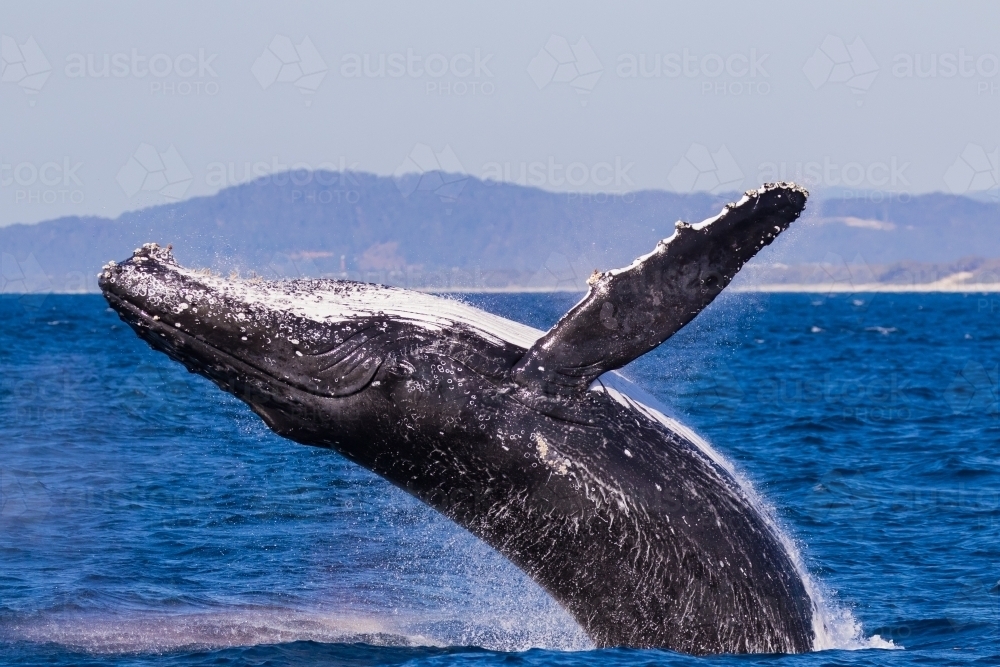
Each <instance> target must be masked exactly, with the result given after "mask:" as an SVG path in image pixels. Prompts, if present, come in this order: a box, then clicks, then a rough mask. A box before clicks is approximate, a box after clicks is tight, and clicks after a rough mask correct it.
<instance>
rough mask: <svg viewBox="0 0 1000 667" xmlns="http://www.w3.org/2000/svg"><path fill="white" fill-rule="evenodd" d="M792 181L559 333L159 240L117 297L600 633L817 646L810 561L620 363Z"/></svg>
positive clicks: (719, 645)
mask: <svg viewBox="0 0 1000 667" xmlns="http://www.w3.org/2000/svg"><path fill="white" fill-rule="evenodd" d="M807 196H808V193H806V191H805V190H803V189H801V188H799V187H798V186H796V185H794V184H790V183H771V184H766V185H764V186H762V187H761V188H759V189H757V190H752V191H749V192H747V193H746V194H745V195H744V196H743V198H742V199H740V201H738V202H736V203H733V204H729V205H727V206H726V207H725V209H724V210H723V211H722V213H720V214H719V215H718V216H716V217H714V218H711V219H709V220H706V221H704V222H702V223H698V224H693V225H692V224H687V223H677V226H676V230H675V232H674V234H673V236H671V237H670V238H668V239H665V240H662V241H660V242H659V243H658V244H657V245H656V247H655V249H654V250H653V251H652V252H650V253H649V254H647V255H644V256H643V257H640V258H638V259H637V260H636V261H635V262H633V263H632V264H631V265H629V266H627V267H625V268H622V269H617V270H612V271H606V272H603V273H595V275H594V276H592V277H591V280H590V281H589V290H588V293H587V295H586V296H585V297H584V298H583V299H582V300H581V301H580V302H579V303H578V304H576V305H575V306H574V307H573V308H572V309H571V310H570V311H569V312H568V313H567V314H566V315H564V316H563V317H562V319H561V320H560V321H559V322H558V323H557V324H556V325H555V326H554V327H553V328H552V329H551V330H549V331H548V332H547V333H546V332H541V331H538V330H536V329H532V328H530V327H527V326H525V325H523V324H519V323H517V322H513V321H510V320H506V319H504V318H501V317H497V316H495V315H491V314H488V313H485V312H483V311H481V310H478V309H476V308H473V307H471V306H468V305H466V304H464V303H462V302H460V301H456V300H451V299H443V298H439V297H434V296H430V295H428V294H423V293H418V292H411V291H408V290H403V289H398V288H394V287H386V286H381V285H371V284H366V283H357V282H352V281H343V280H292V281H274V282H270V281H264V280H258V279H249V280H241V279H238V278H231V279H225V278H222V277H220V276H216V275H213V274H211V273H210V272H206V271H196V270H191V269H188V268H185V267H183V266H180V265H179V264H178V263H177V261H176V260H175V259H174V257H173V255H172V253H171V251H170V250H169V249H168V248H162V247H160V246H158V245H156V244H147V245H145V246H143V247H142V248H139V249H137V250H136V251H135V253H133V255H132V257H130V258H129V259H128V260H125V261H123V262H121V263H115V262H111V263H109V264H107V265H106V266H105V267H104V268H103V270H102V271H101V274H100V276H99V285H100V287H101V290H102V292H103V293H104V296H105V298H106V299H107V301H108V303H109V304H110V305H111V307H112V308H114V309H115V310H116V311H117V312H118V314H119V316H120V317H121V318H122V320H124V321H125V322H126V323H128V324H129V326H131V327H132V329H133V330H134V331H135V332H136V333H137V334H138V335H139V336H140V337H141V338H142V339H143V340H145V341H146V342H147V343H148V344H149V345H150V346H151V347H152V348H154V349H155V350H159V351H161V352H164V353H165V354H167V355H169V356H170V357H171V358H172V359H174V360H176V361H178V362H180V363H182V364H184V366H186V367H187V369H188V370H190V371H191V372H194V373H198V374H200V375H203V376H204V377H206V378H208V379H209V380H211V381H212V382H214V383H215V384H216V385H218V386H219V387H220V388H222V389H223V390H225V391H227V392H230V393H232V394H233V395H235V396H236V397H238V398H239V399H241V400H242V401H244V402H245V403H246V404H247V405H248V406H249V407H250V408H251V409H252V410H253V411H254V412H255V413H257V414H258V415H260V417H261V418H262V419H263V420H264V422H265V423H266V424H267V425H268V426H269V427H270V428H271V429H273V430H274V431H275V432H277V433H278V434H280V435H282V436H284V437H286V438H289V439H291V440H294V441H296V442H299V443H303V444H307V445H314V446H318V447H325V448H329V449H333V450H335V451H337V452H339V453H340V454H342V455H344V456H345V457H347V458H349V459H350V460H351V461H354V462H355V463H357V464H359V465H361V466H364V467H365V468H368V469H369V470H372V471H374V472H375V473H377V474H379V475H381V476H382V477H384V478H385V479H387V480H388V481H390V482H391V483H392V484H394V485H396V486H397V487H399V488H401V489H403V490H405V491H406V492H407V493H410V494H412V495H413V496H415V497H417V498H419V499H420V500H422V501H423V502H425V503H427V504H428V505H430V506H431V507H433V508H435V509H436V510H438V511H439V512H441V513H442V514H444V515H445V516H447V517H449V518H450V519H452V520H453V521H455V522H456V523H458V524H459V525H461V526H463V527H464V528H466V529H467V530H468V531H470V532H471V533H472V534H474V535H476V536H478V537H479V538H481V539H482V540H484V541H485V542H487V543H488V544H490V545H491V546H492V547H494V548H495V549H496V550H497V551H499V552H500V553H501V554H503V555H504V556H505V557H506V558H508V559H509V560H510V561H511V562H513V563H514V564H515V565H517V566H518V567H519V568H521V569H522V570H523V571H524V572H526V573H527V574H528V575H529V576H530V577H531V578H532V579H534V580H535V581H536V582H537V583H538V584H539V585H540V586H542V587H543V588H544V589H545V590H547V591H548V592H549V593H550V594H551V595H552V596H553V597H554V598H555V599H556V600H557V601H558V602H559V603H560V604H561V605H562V606H563V608H565V609H566V610H567V611H568V612H569V613H570V614H571V615H572V616H573V617H574V618H575V619H576V621H577V622H578V623H579V624H580V625H581V626H582V627H583V629H584V630H585V631H586V632H587V633H588V635H589V636H590V637H591V639H592V640H593V642H594V643H595V644H596V645H598V646H630V647H662V648H669V649H673V650H677V651H682V652H686V653H692V654H707V653H727V652H728V653H748V652H757V653H760V652H769V653H776V652H803V651H808V650H810V649H811V648H812V646H813V643H814V639H815V636H816V629H815V622H814V619H815V618H816V610H815V604H814V602H813V600H812V599H811V597H810V595H809V593H808V588H807V575H806V573H805V572H804V570H803V569H802V567H801V565H800V564H799V563H798V562H797V559H796V558H797V557H796V556H795V554H794V553H791V552H790V549H791V547H790V546H788V544H789V543H788V541H787V540H786V539H783V537H782V535H781V534H780V531H779V530H778V528H777V527H776V526H775V524H774V522H773V520H772V519H771V518H770V517H769V515H768V514H767V512H766V511H764V510H763V509H762V508H761V507H762V506H761V504H760V502H759V501H758V500H756V496H755V494H754V492H753V491H752V489H750V488H749V487H748V486H746V484H745V483H744V482H742V481H741V480H740V479H739V478H738V477H737V476H736V475H735V473H733V472H732V470H731V468H730V467H729V465H728V464H727V463H726V462H725V460H724V459H722V458H721V457H720V456H719V455H718V454H716V453H715V451H714V450H713V449H712V448H711V446H710V445H708V443H706V442H704V441H703V440H702V439H701V438H699V437H698V436H697V435H696V434H695V433H694V432H693V431H691V430H690V429H689V428H687V427H686V426H684V425H683V424H681V423H680V422H678V421H676V420H675V419H673V418H671V417H669V416H667V415H666V414H664V412H663V411H662V410H660V409H658V408H657V407H656V405H655V403H654V402H653V401H652V400H651V399H647V398H645V397H644V396H643V394H642V392H641V390H639V389H638V388H636V387H634V386H632V385H631V384H630V383H629V382H628V381H627V380H625V379H624V378H623V377H621V376H620V375H619V374H617V373H615V372H613V371H614V370H615V369H617V368H620V367H621V366H623V365H625V364H626V363H628V362H629V361H631V360H632V359H635V358H637V357H639V356H641V355H643V354H645V353H646V352H648V351H649V350H651V349H653V348H655V347H656V346H657V345H659V344H661V343H662V342H663V341H665V340H666V339H667V338H669V337H670V336H671V335H672V334H674V333H675V332H676V331H677V330H679V329H680V328H681V327H683V326H684V325H685V324H687V323H688V322H690V321H691V320H692V319H693V318H694V317H695V316H696V315H697V314H698V313H699V312H700V311H701V310H702V309H704V308H705V307H706V306H707V305H708V304H709V303H711V301H712V300H713V299H714V298H715V297H716V296H718V294H719V293H720V292H721V291H722V290H723V289H724V288H725V287H726V286H727V285H728V284H729V283H730V281H731V280H732V279H733V277H734V276H735V275H736V273H737V272H738V271H739V270H740V268H742V267H743V265H744V264H745V263H746V262H747V261H749V260H750V258H752V257H753V256H754V254H756V253H757V252H758V251H759V250H760V249H761V248H763V247H764V246H765V245H768V244H769V243H771V242H772V241H773V240H774V238H775V237H776V236H777V235H778V234H779V233H780V232H782V231H783V230H784V229H786V228H787V227H788V225H790V224H791V223H792V222H793V221H794V220H795V219H796V218H797V217H798V216H799V214H800V213H801V212H802V210H803V208H804V206H805V202H806V197H807Z"/></svg>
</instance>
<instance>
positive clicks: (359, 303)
mask: <svg viewBox="0 0 1000 667" xmlns="http://www.w3.org/2000/svg"><path fill="white" fill-rule="evenodd" d="M98 284H99V286H100V288H101V291H102V292H103V293H104V295H105V298H106V299H107V301H108V303H109V304H110V305H111V307H112V308H113V309H114V310H115V311H117V313H118V314H119V316H120V317H121V318H122V319H123V320H124V321H125V322H127V323H128V324H129V325H130V326H131V327H132V328H133V329H134V330H135V332H136V333H137V334H138V335H139V337H140V338H142V339H143V340H145V341H146V342H147V343H148V344H149V345H150V346H152V347H153V348H154V349H157V350H159V351H161V352H165V353H166V354H167V355H169V356H170V357H171V358H173V359H174V360H176V361H179V362H181V363H182V364H184V365H185V366H186V367H187V368H188V370H189V371H191V372H193V373H197V374H200V375H203V376H205V377H207V378H209V379H210V380H212V381H213V382H215V383H216V384H217V385H219V386H220V387H221V388H222V389H224V390H226V391H229V392H230V393H233V394H235V395H236V396H237V397H238V398H240V399H242V400H244V401H245V402H247V403H248V404H249V405H250V407H251V408H252V409H253V410H254V411H255V412H257V413H258V414H259V415H261V417H263V418H264V420H265V421H266V422H267V424H268V425H269V426H270V427H272V428H273V429H274V430H276V431H277V432H279V433H281V434H282V435H285V436H287V437H291V438H293V439H297V440H300V441H302V440H304V441H308V442H310V443H315V441H316V439H317V437H319V434H318V433H315V432H312V430H313V429H311V428H310V425H317V424H321V425H322V426H319V427H318V428H324V427H325V426H326V425H327V424H328V422H329V421H330V420H333V419H337V420H343V419H344V410H343V406H342V405H340V404H339V403H338V399H343V398H348V397H352V396H355V395H356V394H358V393H359V392H361V391H362V390H364V389H366V388H369V387H371V386H372V385H374V386H378V385H379V384H380V380H379V379H378V377H377V376H378V374H379V373H380V372H381V373H382V374H383V375H385V374H386V373H389V374H390V375H393V376H394V377H396V376H399V375H400V374H402V375H407V373H408V372H410V371H412V370H413V364H412V363H411V362H410V361H407V357H408V352H409V351H411V350H414V349H421V348H423V347H426V346H427V345H434V344H435V343H437V342H439V341H440V340H441V334H442V332H443V331H448V333H449V336H450V337H451V339H454V338H456V337H458V338H464V339H469V340H470V341H471V342H472V343H473V345H472V349H475V348H476V347H477V346H478V347H480V348H481V347H483V346H487V347H489V348H491V350H493V351H494V352H497V353H499V355H500V356H499V358H500V359H501V361H500V362H499V365H498V363H497V362H496V361H495V359H494V360H492V363H488V364H487V367H484V368H482V369H481V370H483V371H484V372H485V373H486V374H487V375H497V376H499V375H502V374H503V373H504V372H505V371H507V370H509V368H510V367H511V366H512V365H513V364H514V362H515V361H516V360H517V359H519V358H520V357H521V356H522V355H523V354H524V351H525V350H526V349H527V348H528V347H530V346H531V344H532V343H534V341H535V340H536V339H537V338H539V337H540V336H541V335H542V332H541V331H538V330H536V329H532V328H530V327H527V326H524V325H521V324H518V323H515V322H511V321H509V320H505V319H503V318H500V317H496V316H494V315H490V314H488V313H484V312H482V311H479V310H477V309H475V308H472V307H470V306H467V305H465V304H463V303H461V302H458V301H453V300H444V299H440V298H436V297H432V296H429V295H425V294H419V293H414V292H409V291H406V290H401V289H398V288H393V287H386V286H382V285H373V284H369V283H358V282H353V281H346V280H326V279H324V280H288V281H265V280H260V279H257V278H248V279H240V278H238V277H235V276H233V277H230V278H228V279H227V278H223V277H222V276H219V275H216V274H213V273H212V272H211V271H209V270H197V269H189V268H185V267H183V266H181V265H180V264H178V262H177V261H176V260H175V259H174V256H173V254H172V252H171V248H170V247H169V246H168V247H162V246H160V245H158V244H155V243H147V244H145V245H144V246H142V247H141V248H137V249H136V250H135V251H134V253H133V254H132V256H131V257H130V258H129V259H127V260H125V261H123V262H109V263H108V264H106V265H105V266H104V267H103V269H102V270H101V273H100V274H99V276H98ZM491 357H495V355H491ZM475 361H476V360H475V359H471V360H470V363H471V364H472V365H473V366H474V367H475V365H476V364H475ZM480 361H482V360H480ZM393 371H396V372H395V374H393ZM290 413H294V414H290ZM303 429H306V431H305V432H304V431H303Z"/></svg>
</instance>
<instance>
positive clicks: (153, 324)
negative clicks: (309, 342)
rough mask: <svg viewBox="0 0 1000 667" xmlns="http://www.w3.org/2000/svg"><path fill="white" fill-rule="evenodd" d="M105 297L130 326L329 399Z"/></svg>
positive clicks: (111, 295) (130, 304) (119, 300)
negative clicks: (140, 327) (146, 329)
mask: <svg viewBox="0 0 1000 667" xmlns="http://www.w3.org/2000/svg"><path fill="white" fill-rule="evenodd" d="M104 297H105V298H106V299H107V300H108V301H109V302H111V303H112V305H113V306H120V308H121V310H119V309H118V308H116V310H117V311H118V313H119V314H122V310H124V311H125V313H127V314H128V315H129V316H131V317H130V321H129V322H128V323H129V324H130V325H131V324H132V321H131V320H133V319H134V321H135V323H136V324H139V323H141V324H142V325H143V326H145V327H147V328H148V329H149V330H150V331H152V332H153V333H156V334H159V335H160V337H162V338H169V337H171V336H172V337H174V338H177V339H179V340H182V341H183V342H185V343H187V344H189V345H191V346H192V347H195V348H197V347H201V348H204V349H205V350H209V351H211V352H212V353H214V354H216V355H217V356H218V357H219V358H220V360H222V361H224V362H225V363H227V364H229V365H231V366H233V367H234V368H236V369H238V370H240V371H242V372H246V373H248V374H250V375H255V376H257V377H258V378H260V379H262V380H265V381H267V382H276V383H279V384H281V385H282V386H284V387H287V388H289V389H294V390H296V391H301V392H303V393H306V394H309V395H311V396H315V397H316V398H329V397H328V396H324V395H322V394H317V393H315V392H312V391H309V390H308V389H305V388H303V387H300V386H298V385H297V384H293V383H291V382H288V381H287V380H284V379H282V378H279V377H276V376H275V375H273V374H271V373H269V372H267V371H266V370H264V369H263V368H260V367H258V366H256V365H254V364H252V363H250V362H249V361H245V360H243V359H240V358H239V357H237V356H234V355H232V354H230V353H229V352H226V351H225V350H222V349H219V348H218V347H216V346H214V345H212V344H211V343H208V342H206V341H204V340H201V339H200V338H198V337H197V336H194V335H192V334H190V333H188V332H186V331H184V330H183V329H181V328H180V327H175V326H172V325H170V324H167V323H165V322H163V321H161V320H154V319H153V316H152V315H150V314H149V313H147V312H146V311H145V310H143V309H142V308H141V307H139V306H138V305H136V304H134V303H133V302H131V301H129V300H128V299H126V298H124V297H121V296H119V295H117V294H114V293H112V292H108V291H105V292H104ZM141 337H142V338H143V339H144V340H146V338H145V337H144V336H141ZM189 361H190V359H185V360H184V361H181V363H183V364H184V365H185V366H187V363H188V362H189ZM192 372H193V371H192Z"/></svg>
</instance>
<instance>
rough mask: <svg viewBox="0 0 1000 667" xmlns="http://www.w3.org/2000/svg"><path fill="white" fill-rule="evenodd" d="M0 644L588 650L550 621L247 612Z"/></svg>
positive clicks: (44, 630) (34, 631) (39, 628)
mask: <svg viewBox="0 0 1000 667" xmlns="http://www.w3.org/2000/svg"><path fill="white" fill-rule="evenodd" d="M0 641H3V642H29V643H33V644H57V645H60V646H63V647H66V648H69V649H73V650H77V651H82V652H86V653H93V654H151V653H152V654H156V653H167V652H175V651H180V650H213V649H223V648H236V647H248V646H259V645H271V644H288V643H292V642H298V641H311V642H317V643H323V644H338V643H339V644H367V645H370V646H395V647H448V646H479V647H482V648H484V649H487V650H491V651H502V652H518V651H526V650H528V649H531V648H548V649H552V650H587V649H592V648H593V645H591V644H590V643H589V641H588V640H587V639H586V637H585V636H584V635H583V634H582V632H581V631H579V630H578V629H576V628H572V627H567V626H566V625H565V624H563V623H561V622H560V621H559V620H558V619H556V620H555V622H547V621H546V619H545V618H538V617H532V618H523V617H522V618H499V617H498V618H489V617H480V618H476V619H475V620H472V619H470V618H468V617H459V616H456V615H433V614H419V615H413V616H406V615H400V614H396V613H392V612H383V613H373V612H371V611H367V612H365V611H346V610H343V611H322V610H313V611H308V610H293V609H285V608H275V607H250V608H236V609H228V610H211V611H197V610H192V611H186V612H170V613H165V612H156V611H148V612H135V611H129V612H128V614H127V615H126V614H122V613H98V612H93V613H85V614H66V613H40V614H33V615H31V616H28V617H24V618H20V619H7V620H6V621H4V622H2V623H0Z"/></svg>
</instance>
